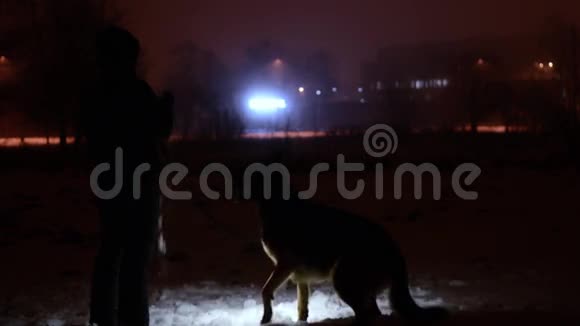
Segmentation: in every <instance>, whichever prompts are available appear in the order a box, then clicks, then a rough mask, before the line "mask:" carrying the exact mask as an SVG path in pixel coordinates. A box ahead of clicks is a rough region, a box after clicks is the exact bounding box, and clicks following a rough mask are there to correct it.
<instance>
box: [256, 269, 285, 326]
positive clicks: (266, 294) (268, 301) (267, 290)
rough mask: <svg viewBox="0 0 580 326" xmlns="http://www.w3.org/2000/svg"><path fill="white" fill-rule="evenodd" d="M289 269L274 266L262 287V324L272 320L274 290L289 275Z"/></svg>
mask: <svg viewBox="0 0 580 326" xmlns="http://www.w3.org/2000/svg"><path fill="white" fill-rule="evenodd" d="M291 273H292V272H291V269H289V268H285V267H281V266H279V265H278V266H276V267H275V268H274V271H273V272H272V274H271V275H270V278H268V281H267V282H266V284H265V285H264V287H263V288H262V302H263V304H264V315H263V316H262V324H267V323H269V322H270V321H272V300H274V292H276V290H277V289H278V288H279V287H280V286H281V285H282V284H283V283H284V282H286V280H287V279H288V277H290V274H291Z"/></svg>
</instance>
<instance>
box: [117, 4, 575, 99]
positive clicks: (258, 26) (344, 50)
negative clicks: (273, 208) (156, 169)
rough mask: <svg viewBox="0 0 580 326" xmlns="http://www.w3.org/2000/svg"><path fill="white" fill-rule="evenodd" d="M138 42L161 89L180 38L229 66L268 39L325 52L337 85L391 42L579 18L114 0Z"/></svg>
mask: <svg viewBox="0 0 580 326" xmlns="http://www.w3.org/2000/svg"><path fill="white" fill-rule="evenodd" d="M118 2H119V7H120V8H121V10H122V11H123V12H124V13H125V18H124V24H125V25H126V26H127V27H128V28H129V29H131V30H132V31H133V32H135V33H136V34H137V35H138V36H139V37H140V38H141V40H142V42H143V46H144V48H145V51H146V60H147V61H146V62H147V71H148V73H147V74H148V79H149V80H150V81H151V82H152V84H153V85H154V86H155V87H156V88H160V87H163V85H164V83H165V80H166V79H167V77H166V76H167V66H168V65H169V64H170V60H171V55H170V51H171V49H172V48H174V47H175V45H176V44H178V43H180V42H183V41H184V40H192V41H193V42H195V43H196V44H198V45H199V46H200V47H202V48H207V49H211V50H214V51H215V52H216V53H217V54H218V55H219V56H220V57H222V58H223V59H224V60H225V61H226V62H227V63H228V64H230V65H235V64H236V63H237V62H239V61H240V60H241V59H242V58H243V55H244V50H245V49H246V48H247V47H248V45H249V44H251V43H253V42H256V41H259V40H266V39H269V40H273V41H274V42H276V43H279V44H281V45H282V46H283V47H285V48H287V49H291V50H293V51H298V52H299V51H304V52H305V53H309V52H314V51H316V50H319V49H322V50H327V51H329V52H330V53H331V54H332V55H333V57H334V58H335V60H336V61H337V63H338V68H339V71H338V74H339V78H340V80H341V81H342V84H347V85H348V84H351V83H354V82H356V80H357V79H358V76H359V67H360V63H361V61H363V60H365V59H368V58H372V56H373V55H374V54H375V53H376V49H377V48H379V47H381V46H385V45H393V44H403V43H420V42H429V41H444V40H458V39H465V38H469V37H477V36H502V35H513V34H521V33H526V32H529V31H534V30H538V29H539V28H540V27H541V26H542V24H543V23H544V22H545V21H546V20H547V19H546V18H547V17H559V18H561V19H562V20H564V21H567V22H576V23H578V22H580V2H578V1H574V0H557V1H546V0H487V1H474V0H438V1H433V0H406V1H389V0H357V1H354V0H351V1H340V0H334V1H332V0H317V1H312V0H294V1H273V0H247V1H239V0H228V1H226V0H198V1H193V0H163V1H161V0H118Z"/></svg>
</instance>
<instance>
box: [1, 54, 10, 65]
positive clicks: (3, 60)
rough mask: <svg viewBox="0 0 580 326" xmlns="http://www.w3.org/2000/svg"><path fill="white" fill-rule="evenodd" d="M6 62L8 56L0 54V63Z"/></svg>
mask: <svg viewBox="0 0 580 326" xmlns="http://www.w3.org/2000/svg"><path fill="white" fill-rule="evenodd" d="M6 62H8V58H6V56H3V55H2V56H0V63H6Z"/></svg>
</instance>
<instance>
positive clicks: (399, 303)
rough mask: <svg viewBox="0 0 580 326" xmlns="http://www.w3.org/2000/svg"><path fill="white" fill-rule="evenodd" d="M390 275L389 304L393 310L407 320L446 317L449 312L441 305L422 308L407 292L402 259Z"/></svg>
mask: <svg viewBox="0 0 580 326" xmlns="http://www.w3.org/2000/svg"><path fill="white" fill-rule="evenodd" d="M399 265H400V266H399V268H397V271H395V272H394V273H393V275H392V286H391V291H390V294H389V295H390V301H391V306H392V308H393V310H394V311H395V312H397V313H398V314H399V315H400V316H401V317H403V318H404V319H407V320H412V321H418V322H432V321H438V320H441V319H444V318H446V317H447V316H448V315H449V312H448V311H447V310H446V309H445V308H442V307H427V308H422V307H420V306H419V305H417V303H416V302H415V300H413V297H411V293H410V292H409V280H408V274H407V268H406V266H405V263H404V260H403V261H402V263H401V264H399Z"/></svg>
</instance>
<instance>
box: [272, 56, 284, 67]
mask: <svg viewBox="0 0 580 326" xmlns="http://www.w3.org/2000/svg"><path fill="white" fill-rule="evenodd" d="M283 63H284V62H283V61H282V59H280V58H278V59H276V60H274V65H276V66H280V65H282V64H283Z"/></svg>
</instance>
